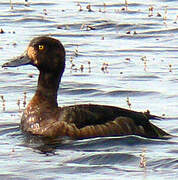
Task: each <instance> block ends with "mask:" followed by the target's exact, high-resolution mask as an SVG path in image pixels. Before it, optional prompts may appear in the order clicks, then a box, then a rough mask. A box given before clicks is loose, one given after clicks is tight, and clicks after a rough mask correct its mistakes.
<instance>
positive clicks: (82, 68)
mask: <svg viewBox="0 0 178 180" xmlns="http://www.w3.org/2000/svg"><path fill="white" fill-rule="evenodd" d="M83 70H84V65H83V64H82V65H81V66H80V71H81V72H83Z"/></svg>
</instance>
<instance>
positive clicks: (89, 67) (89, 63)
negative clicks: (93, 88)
mask: <svg viewBox="0 0 178 180" xmlns="http://www.w3.org/2000/svg"><path fill="white" fill-rule="evenodd" d="M90 65H91V62H90V61H88V72H89V73H91V66H90Z"/></svg>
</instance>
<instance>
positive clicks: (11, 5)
mask: <svg viewBox="0 0 178 180" xmlns="http://www.w3.org/2000/svg"><path fill="white" fill-rule="evenodd" d="M10 7H11V9H14V7H13V4H12V1H11V0H10Z"/></svg>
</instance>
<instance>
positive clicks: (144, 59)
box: [141, 56, 147, 71]
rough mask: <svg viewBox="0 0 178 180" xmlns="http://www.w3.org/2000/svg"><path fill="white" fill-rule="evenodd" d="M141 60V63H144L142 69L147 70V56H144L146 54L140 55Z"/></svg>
mask: <svg viewBox="0 0 178 180" xmlns="http://www.w3.org/2000/svg"><path fill="white" fill-rule="evenodd" d="M141 60H142V61H143V63H144V71H146V70H147V58H146V56H142V57H141Z"/></svg>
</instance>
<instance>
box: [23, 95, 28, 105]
mask: <svg viewBox="0 0 178 180" xmlns="http://www.w3.org/2000/svg"><path fill="white" fill-rule="evenodd" d="M26 104H27V93H26V92H24V97H23V107H25V106H26Z"/></svg>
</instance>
